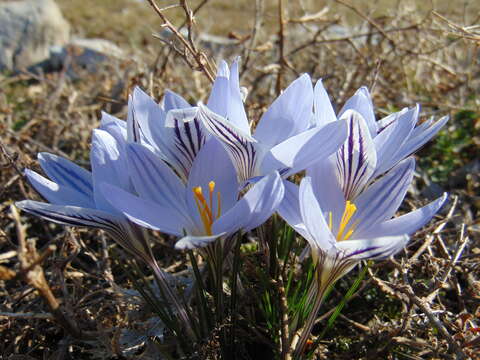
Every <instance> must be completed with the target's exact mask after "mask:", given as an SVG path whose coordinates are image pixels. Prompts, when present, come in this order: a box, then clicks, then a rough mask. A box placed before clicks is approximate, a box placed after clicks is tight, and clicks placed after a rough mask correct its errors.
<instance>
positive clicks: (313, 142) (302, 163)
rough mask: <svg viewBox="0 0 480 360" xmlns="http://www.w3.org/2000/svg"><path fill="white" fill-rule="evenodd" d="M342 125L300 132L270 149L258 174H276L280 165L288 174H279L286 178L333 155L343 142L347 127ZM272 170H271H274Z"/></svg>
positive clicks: (330, 124) (334, 123)
mask: <svg viewBox="0 0 480 360" xmlns="http://www.w3.org/2000/svg"><path fill="white" fill-rule="evenodd" d="M346 125H347V124H346V122H345V121H342V120H340V121H334V122H331V123H329V124H327V125H325V126H322V127H315V128H313V129H310V130H307V131H304V132H302V133H300V134H298V135H295V136H292V137H291V138H289V139H287V140H285V141H283V142H282V143H280V144H278V145H276V146H274V147H273V148H272V149H271V150H270V151H269V152H268V153H267V154H266V155H265V158H264V160H263V162H262V173H268V172H270V171H272V170H278V169H279V165H282V164H283V166H284V167H286V168H289V170H288V171H287V172H286V173H285V174H282V175H283V176H285V177H287V176H289V175H292V174H295V173H297V172H299V171H302V170H304V169H305V168H307V167H308V166H310V165H311V164H313V163H315V162H317V161H318V160H319V158H324V157H327V156H329V155H330V154H332V153H334V152H336V151H337V150H338V148H339V147H340V146H341V145H342V144H343V143H344V142H345V139H346V137H347V126H346ZM274 166H275V167H274Z"/></svg>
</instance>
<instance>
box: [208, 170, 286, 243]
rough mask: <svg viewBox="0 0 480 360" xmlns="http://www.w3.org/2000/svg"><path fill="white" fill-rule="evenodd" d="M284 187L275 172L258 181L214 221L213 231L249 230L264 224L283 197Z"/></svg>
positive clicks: (228, 232)
mask: <svg viewBox="0 0 480 360" xmlns="http://www.w3.org/2000/svg"><path fill="white" fill-rule="evenodd" d="M283 195H284V187H283V183H282V179H281V178H280V175H279V174H278V173H277V172H275V173H272V174H269V175H268V176H265V177H264V178H263V179H262V180H260V181H259V182H257V183H256V184H255V185H253V187H252V188H251V189H250V190H249V191H248V192H247V193H246V194H245V196H243V197H242V198H241V199H240V200H239V201H238V202H237V203H236V204H235V205H234V206H233V207H232V208H231V209H230V210H229V211H227V212H226V213H225V214H224V215H222V216H221V217H220V218H219V219H218V220H217V221H216V222H214V223H213V232H214V233H216V234H218V233H227V234H230V233H233V232H235V231H237V230H238V229H240V228H242V229H243V230H244V231H249V230H251V229H253V228H255V227H257V226H259V225H261V224H263V223H264V222H265V221H267V219H268V218H269V217H270V216H271V215H272V213H273V212H274V211H275V209H276V208H277V207H278V205H279V204H280V202H281V201H282V199H283Z"/></svg>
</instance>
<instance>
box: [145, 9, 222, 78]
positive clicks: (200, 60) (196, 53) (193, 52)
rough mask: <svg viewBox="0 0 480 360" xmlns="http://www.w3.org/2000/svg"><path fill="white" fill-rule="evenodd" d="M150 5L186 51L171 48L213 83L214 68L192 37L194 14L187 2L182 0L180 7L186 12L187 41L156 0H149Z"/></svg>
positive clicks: (163, 25)
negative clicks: (191, 58) (190, 58)
mask: <svg viewBox="0 0 480 360" xmlns="http://www.w3.org/2000/svg"><path fill="white" fill-rule="evenodd" d="M148 2H149V4H150V5H151V6H152V8H153V9H154V10H155V12H156V13H157V15H158V16H159V17H160V18H161V19H162V21H163V24H162V27H164V28H167V29H168V30H170V31H171V32H172V33H173V34H174V36H175V38H176V39H177V40H179V41H180V42H181V44H182V45H183V46H184V51H181V50H180V49H178V48H176V47H175V46H174V45H173V44H172V43H169V45H170V46H172V48H173V49H174V50H175V51H176V52H177V53H178V54H180V55H181V56H182V57H183V58H184V60H185V61H186V62H187V63H188V64H189V65H190V66H191V67H193V68H196V69H198V70H200V71H202V72H203V73H204V74H205V76H206V77H207V78H208V80H210V82H212V83H213V81H214V78H215V77H214V75H213V73H214V72H213V69H212V66H211V65H210V62H209V61H208V58H207V56H206V55H205V54H204V53H203V52H202V51H200V50H199V49H198V48H197V46H196V44H195V42H194V40H193V37H192V27H193V24H194V13H193V11H191V10H190V8H189V7H188V4H187V2H186V0H180V6H181V7H182V8H183V10H184V11H185V15H186V16H187V28H188V34H187V38H188V40H187V39H185V37H184V36H183V35H182V34H181V33H180V31H179V30H178V29H177V28H176V27H175V26H174V25H173V24H172V23H171V22H170V20H168V18H167V17H166V16H165V14H164V10H165V9H161V8H159V7H158V5H157V4H156V3H155V1H154V0H148ZM156 37H157V38H159V39H160V40H162V41H165V40H164V39H163V38H162V37H159V36H156ZM188 53H189V54H190V56H192V57H193V58H194V60H195V62H196V64H197V66H196V67H194V66H193V64H192V63H191V61H190V60H189V59H188Z"/></svg>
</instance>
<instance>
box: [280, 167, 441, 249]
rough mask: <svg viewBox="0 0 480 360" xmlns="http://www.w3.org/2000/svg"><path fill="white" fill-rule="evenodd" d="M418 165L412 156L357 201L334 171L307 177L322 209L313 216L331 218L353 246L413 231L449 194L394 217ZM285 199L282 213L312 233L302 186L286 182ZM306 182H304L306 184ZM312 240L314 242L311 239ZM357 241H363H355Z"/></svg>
mask: <svg viewBox="0 0 480 360" xmlns="http://www.w3.org/2000/svg"><path fill="white" fill-rule="evenodd" d="M414 169H415V160H414V159H413V158H412V157H410V158H407V159H405V160H403V161H401V162H400V163H399V164H397V165H396V166H395V167H394V168H393V169H391V170H390V171H389V172H387V174H386V175H384V176H383V177H381V178H380V179H378V180H377V181H376V182H375V183H373V184H372V185H370V186H369V187H368V188H367V189H366V190H365V191H364V192H363V193H362V194H360V195H359V196H358V197H357V198H356V200H355V202H352V201H351V200H348V199H346V198H345V195H344V193H343V192H342V189H341V188H340V187H338V183H336V182H332V181H330V180H331V178H333V177H334V175H332V174H330V175H329V174H321V173H319V174H317V175H318V176H317V177H307V179H308V180H303V181H305V182H306V184H308V187H309V189H311V191H310V190H309V193H310V192H311V193H312V194H313V199H311V202H313V203H315V204H316V203H318V207H319V208H320V209H322V211H321V212H320V213H319V212H318V211H317V212H315V213H314V214H311V216H321V217H322V218H326V219H327V224H328V226H329V228H330V229H331V231H332V233H334V234H335V237H336V238H338V240H339V241H341V242H340V243H337V245H338V246H349V244H350V241H345V240H352V239H372V238H379V237H386V236H403V235H404V234H407V235H411V234H413V233H414V232H415V231H417V230H418V229H419V228H421V227H422V226H424V225H425V224H426V223H427V222H428V221H430V219H431V218H432V217H433V216H434V215H435V214H436V213H437V211H438V210H439V209H440V207H441V206H442V205H443V204H444V203H445V200H446V197H447V195H446V194H444V195H443V196H441V197H440V198H438V199H437V200H435V201H433V202H431V203H429V204H427V205H425V206H423V207H421V208H419V209H417V210H414V211H412V212H410V213H407V214H405V215H401V216H398V217H394V215H395V213H396V211H397V210H398V208H399V207H400V205H401V203H402V201H403V199H404V197H405V195H406V193H407V190H408V187H409V185H410V183H411V180H412V177H413V172H414ZM284 185H285V197H284V201H283V202H282V204H281V205H280V206H279V208H278V212H279V214H280V215H281V216H282V217H283V218H284V219H285V221H287V222H288V223H289V224H290V225H291V226H292V227H293V228H294V229H295V230H296V231H297V232H298V233H300V234H301V235H302V236H303V237H305V239H307V240H308V238H309V237H310V235H309V232H308V229H307V228H308V225H307V224H306V223H305V222H304V218H303V215H302V214H301V206H302V205H301V204H302V203H305V202H306V201H307V199H306V198H302V195H301V192H299V187H298V186H297V185H295V184H293V183H291V182H285V183H284ZM305 186H306V185H304V187H305ZM309 243H311V242H309ZM355 244H356V245H359V244H361V243H360V242H355Z"/></svg>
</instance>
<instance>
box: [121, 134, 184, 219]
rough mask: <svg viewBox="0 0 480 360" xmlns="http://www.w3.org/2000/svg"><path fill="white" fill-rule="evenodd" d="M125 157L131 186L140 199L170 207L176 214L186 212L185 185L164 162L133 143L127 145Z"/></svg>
mask: <svg viewBox="0 0 480 360" xmlns="http://www.w3.org/2000/svg"><path fill="white" fill-rule="evenodd" d="M127 157H128V169H129V173H130V177H131V180H132V183H133V186H134V187H135V190H136V191H137V194H138V195H139V196H140V197H141V198H142V199H146V200H150V201H153V202H156V203H158V205H160V206H164V207H171V208H172V209H175V210H176V212H177V213H178V214H184V213H186V209H187V208H186V204H185V200H184V199H185V186H184V185H183V183H182V182H181V180H180V179H179V177H178V176H177V175H175V173H174V172H173V171H172V169H171V168H170V167H169V166H168V165H167V164H165V162H163V161H162V160H161V159H160V158H159V157H158V156H157V155H155V154H154V153H152V152H151V151H150V150H148V149H147V148H145V147H144V146H142V145H139V144H133V143H132V144H129V145H128V146H127ZM172 211H173V210H172Z"/></svg>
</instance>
